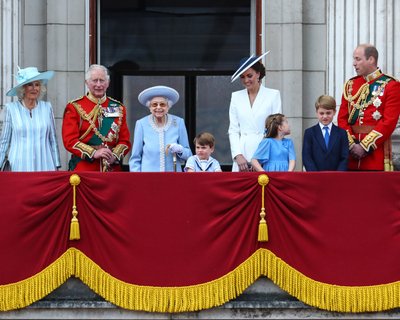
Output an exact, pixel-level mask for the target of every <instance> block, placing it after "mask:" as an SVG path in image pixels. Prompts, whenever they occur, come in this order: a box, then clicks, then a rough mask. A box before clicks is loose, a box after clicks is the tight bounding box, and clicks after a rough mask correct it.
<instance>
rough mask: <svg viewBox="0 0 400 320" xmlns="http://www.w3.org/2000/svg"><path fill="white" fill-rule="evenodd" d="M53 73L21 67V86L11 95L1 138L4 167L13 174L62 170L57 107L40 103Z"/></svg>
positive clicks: (18, 85)
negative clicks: (58, 142) (56, 123)
mask: <svg viewBox="0 0 400 320" xmlns="http://www.w3.org/2000/svg"><path fill="white" fill-rule="evenodd" d="M53 75H54V72H53V71H47V72H42V73H40V72H39V71H38V69H37V68H35V67H28V68H25V69H20V68H18V73H17V76H16V79H17V85H16V86H15V87H14V88H12V89H11V90H9V91H8V92H7V96H10V97H12V96H17V97H18V100H17V101H14V102H10V103H7V104H6V106H5V109H4V113H5V117H4V123H3V129H2V132H1V136H0V165H1V166H2V168H3V170H10V171H55V170H57V168H59V167H61V164H60V155H59V149H58V144H57V137H56V130H55V123H54V114H53V108H52V106H51V104H50V102H46V101H43V100H40V98H41V97H42V95H43V94H44V93H45V92H46V88H45V86H44V85H45V84H46V83H47V81H48V80H49V79H51V78H52V77H53Z"/></svg>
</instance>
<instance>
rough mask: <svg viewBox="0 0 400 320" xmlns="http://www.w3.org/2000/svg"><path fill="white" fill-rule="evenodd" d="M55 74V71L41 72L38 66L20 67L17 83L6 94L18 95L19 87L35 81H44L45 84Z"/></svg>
mask: <svg viewBox="0 0 400 320" xmlns="http://www.w3.org/2000/svg"><path fill="white" fill-rule="evenodd" d="M53 76H54V71H46V72H42V73H40V72H39V71H38V69H37V68H36V67H27V68H25V69H21V68H20V67H18V72H17V75H16V77H15V78H16V79H17V83H18V84H17V85H16V86H15V87H14V88H12V89H10V90H9V91H8V92H7V93H6V95H7V96H9V97H12V96H16V95H17V94H18V89H19V88H21V87H22V86H23V85H25V84H27V83H30V82H33V81H43V82H44V84H46V83H47V81H48V80H49V79H51V78H52V77H53Z"/></svg>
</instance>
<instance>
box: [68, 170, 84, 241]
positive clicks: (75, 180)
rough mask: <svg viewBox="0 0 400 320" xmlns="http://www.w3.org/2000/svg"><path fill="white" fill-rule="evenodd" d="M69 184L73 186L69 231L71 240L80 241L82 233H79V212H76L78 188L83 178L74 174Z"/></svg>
mask: <svg viewBox="0 0 400 320" xmlns="http://www.w3.org/2000/svg"><path fill="white" fill-rule="evenodd" d="M69 183H70V184H71V185H72V191H73V202H72V203H73V204H72V219H71V227H70V229H69V240H79V239H80V238H81V233H80V231H79V221H78V218H77V217H76V216H77V215H78V210H76V186H77V185H79V184H80V183H81V178H80V177H79V176H78V175H77V174H73V175H71V176H70V178H69Z"/></svg>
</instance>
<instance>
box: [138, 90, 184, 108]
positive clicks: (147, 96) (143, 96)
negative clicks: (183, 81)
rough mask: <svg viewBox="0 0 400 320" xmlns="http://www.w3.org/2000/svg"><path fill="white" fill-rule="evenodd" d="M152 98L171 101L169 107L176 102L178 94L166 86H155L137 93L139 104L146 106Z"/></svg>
mask: <svg viewBox="0 0 400 320" xmlns="http://www.w3.org/2000/svg"><path fill="white" fill-rule="evenodd" d="M154 97H163V98H166V99H168V100H169V101H171V106H172V105H174V104H175V103H177V102H178V100H179V93H178V91H176V90H175V89H173V88H170V87H167V86H155V87H150V88H147V89H145V90H143V91H142V92H141V93H139V96H138V100H139V102H140V103H141V104H142V105H144V106H147V102H148V101H150V100H151V99H153V98H154Z"/></svg>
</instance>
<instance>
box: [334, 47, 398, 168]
mask: <svg viewBox="0 0 400 320" xmlns="http://www.w3.org/2000/svg"><path fill="white" fill-rule="evenodd" d="M377 65H378V51H377V49H376V48H375V47H374V46H372V45H370V44H362V45H359V46H358V47H357V48H356V49H355V50H354V54H353V66H354V68H355V70H356V73H357V76H356V77H354V78H351V79H350V80H348V81H347V82H346V84H345V86H344V91H343V96H342V103H341V106H340V109H339V115H338V124H339V127H341V128H344V129H345V130H347V134H348V138H349V148H350V159H349V169H350V170H380V171H382V170H384V171H393V163H392V157H391V148H392V144H391V139H390V137H391V135H392V133H393V131H394V129H395V128H396V124H397V121H398V119H399V114H400V83H399V82H398V81H397V80H396V79H394V78H392V77H390V76H388V75H386V74H383V73H382V72H381V70H379V69H378V67H377Z"/></svg>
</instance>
